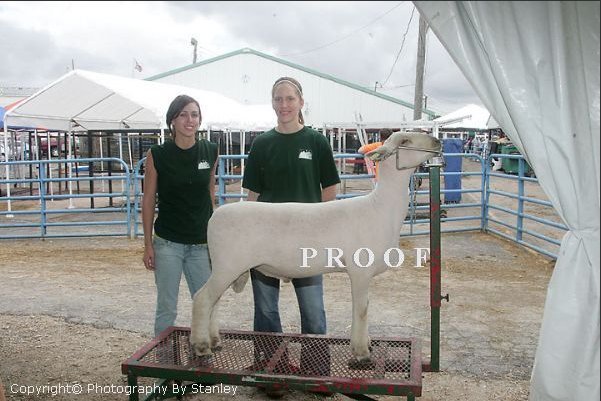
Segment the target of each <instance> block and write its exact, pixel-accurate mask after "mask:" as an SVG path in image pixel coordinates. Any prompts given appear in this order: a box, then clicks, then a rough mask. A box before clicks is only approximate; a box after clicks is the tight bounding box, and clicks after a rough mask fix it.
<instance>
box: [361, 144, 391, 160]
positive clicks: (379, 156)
mask: <svg viewBox="0 0 601 401" xmlns="http://www.w3.org/2000/svg"><path fill="white" fill-rule="evenodd" d="M388 155H389V152H388V151H387V150H386V148H385V147H384V146H380V147H379V148H378V149H374V150H372V151H371V152H368V153H366V154H365V157H369V158H370V159H371V160H373V161H375V162H379V161H382V160H384V159H386V158H387V157H388Z"/></svg>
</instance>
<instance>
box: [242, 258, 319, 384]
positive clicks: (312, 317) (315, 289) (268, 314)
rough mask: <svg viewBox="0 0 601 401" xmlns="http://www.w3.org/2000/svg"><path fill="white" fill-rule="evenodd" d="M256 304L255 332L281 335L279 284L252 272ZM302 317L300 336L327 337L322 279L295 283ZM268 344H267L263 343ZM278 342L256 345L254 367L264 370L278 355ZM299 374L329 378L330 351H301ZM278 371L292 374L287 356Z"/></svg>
mask: <svg viewBox="0 0 601 401" xmlns="http://www.w3.org/2000/svg"><path fill="white" fill-rule="evenodd" d="M250 276H251V279H252V285H253V296H254V301H255V302H254V303H255V320H254V330H255V331H260V332H274V333H281V332H282V323H281V321H280V312H279V308H278V301H279V297H280V280H278V279H276V278H273V277H269V276H265V275H264V274H262V273H260V272H259V271H257V270H256V269H252V270H251V271H250ZM292 284H293V285H294V290H295V292H296V298H297V299H298V306H299V309H300V316H301V333H303V334H326V328H327V327H326V312H325V308H324V303H323V276H322V275H319V276H312V277H306V278H296V279H292ZM264 342H266V343H264ZM278 346H279V343H278V342H277V341H273V340H271V341H261V340H259V341H255V364H259V365H258V366H259V367H260V366H262V365H261V363H265V360H266V359H269V358H271V357H272V356H273V355H274V353H275V352H276V350H277V348H278ZM300 370H301V372H303V373H306V374H318V375H321V376H329V372H330V350H329V349H328V347H327V345H322V344H320V345H319V346H316V347H314V348H313V349H307V348H306V347H305V346H303V347H302V348H301V358H300ZM275 371H278V372H281V373H289V367H288V355H287V354H285V355H283V356H282V357H281V359H280V361H279V363H278V365H276V367H275Z"/></svg>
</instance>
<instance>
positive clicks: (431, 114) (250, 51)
mask: <svg viewBox="0 0 601 401" xmlns="http://www.w3.org/2000/svg"><path fill="white" fill-rule="evenodd" d="M239 54H254V55H255V56H259V57H263V58H266V59H268V60H271V61H275V62H276V63H280V64H284V65H287V66H288V67H292V68H296V69H297V70H301V71H304V72H307V73H309V74H312V75H316V76H318V77H321V78H324V79H327V80H330V81H333V82H336V83H338V84H340V85H344V86H348V87H349V88H353V89H355V90H358V91H361V92H364V93H367V94H369V95H373V96H377V97H379V98H381V99H385V100H388V101H389V102H393V103H397V104H400V105H402V106H405V107H408V108H410V109H413V108H414V107H413V104H411V103H409V102H405V101H403V100H400V99H397V98H395V97H392V96H388V95H384V94H382V93H379V92H376V91H374V90H371V89H369V88H365V87H363V86H359V85H357V84H353V83H351V82H348V81H345V80H342V79H339V78H336V77H334V76H332V75H329V74H324V73H323V72H319V71H316V70H312V69H310V68H307V67H303V66H302V65H298V64H295V63H291V62H290V61H286V60H283V59H281V58H277V57H274V56H270V55H269V54H265V53H261V52H259V51H257V50H253V49H249V48H243V49H240V50H236V51H233V52H230V53H226V54H222V55H221V56H217V57H213V58H210V59H208V60H203V61H200V62H198V63H195V64H190V65H187V66H185V67H181V68H176V69H174V70H171V71H167V72H164V73H162V74H157V75H154V76H151V77H148V78H145V80H146V81H154V80H157V79H159V78H163V77H167V76H169V75H174V74H178V73H180V72H182V71H187V70H190V69H193V68H196V67H200V66H201V65H205V64H209V63H213V62H215V61H219V60H223V59H226V58H228V57H233V56H237V55H239ZM423 113H424V114H426V115H428V116H429V117H430V118H436V117H439V115H438V114H437V113H435V112H433V111H431V110H427V109H424V110H423Z"/></svg>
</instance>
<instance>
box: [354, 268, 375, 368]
mask: <svg viewBox="0 0 601 401" xmlns="http://www.w3.org/2000/svg"><path fill="white" fill-rule="evenodd" d="M351 268H352V267H351ZM350 278H351V289H352V298H353V322H352V327H351V352H352V354H353V356H354V357H355V358H356V359H357V362H359V363H367V362H369V361H370V360H371V358H370V349H369V342H370V340H369V335H368V331H367V309H368V305H369V294H368V290H369V283H370V281H371V277H364V276H355V277H353V276H350Z"/></svg>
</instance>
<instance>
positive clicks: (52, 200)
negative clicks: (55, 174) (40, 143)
mask: <svg viewBox="0 0 601 401" xmlns="http://www.w3.org/2000/svg"><path fill="white" fill-rule="evenodd" d="M46 144H47V145H48V146H47V147H46V153H47V156H48V161H51V160H52V154H51V153H52V146H51V144H50V131H46ZM48 178H50V179H51V178H52V166H51V165H50V163H48ZM48 185H49V186H50V188H49V189H50V190H49V191H47V192H50V196H53V195H54V189H53V188H52V181H49V182H48ZM50 201H51V202H54V198H53V199H50Z"/></svg>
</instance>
